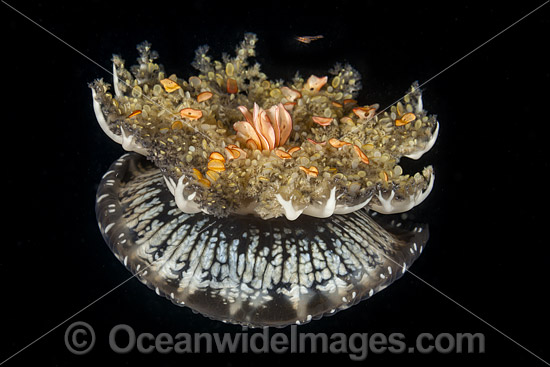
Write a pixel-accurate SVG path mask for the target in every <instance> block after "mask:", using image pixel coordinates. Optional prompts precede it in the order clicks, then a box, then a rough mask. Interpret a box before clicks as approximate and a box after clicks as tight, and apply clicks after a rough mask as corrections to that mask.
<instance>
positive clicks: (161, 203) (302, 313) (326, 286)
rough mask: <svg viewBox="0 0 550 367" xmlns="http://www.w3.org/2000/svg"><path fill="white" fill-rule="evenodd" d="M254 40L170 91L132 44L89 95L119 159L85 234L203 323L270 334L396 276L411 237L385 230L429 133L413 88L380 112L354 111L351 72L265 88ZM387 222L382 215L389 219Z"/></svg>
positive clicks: (426, 178) (356, 86) (414, 201)
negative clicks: (131, 53) (108, 78)
mask: <svg viewBox="0 0 550 367" xmlns="http://www.w3.org/2000/svg"><path fill="white" fill-rule="evenodd" d="M257 41H258V39H257V37H256V35H255V34H252V33H247V34H245V35H244V40H243V41H242V42H241V43H240V44H239V45H238V46H237V47H236V50H235V54H234V56H230V55H228V54H223V56H222V59H221V60H215V59H213V57H212V56H210V54H209V53H208V51H209V49H208V47H207V46H202V47H200V48H198V50H197V51H196V54H195V60H194V61H193V63H192V65H193V66H194V67H195V68H196V69H197V70H198V73H197V75H193V76H190V77H189V78H187V79H182V78H180V77H178V76H176V75H175V74H168V73H167V72H165V70H164V67H163V66H162V65H160V64H159V63H157V62H156V59H157V58H158V54H157V52H155V51H153V50H152V48H151V44H150V43H148V42H143V43H141V44H139V45H138V47H137V49H138V52H139V57H138V59H137V65H134V66H131V67H130V68H129V69H127V68H126V67H125V61H124V60H123V59H122V58H121V57H120V56H118V55H115V56H113V82H112V85H111V84H109V83H107V82H105V81H103V80H102V79H98V80H95V81H94V82H92V83H90V85H89V86H90V88H91V91H92V97H93V109H94V112H95V115H96V117H97V120H98V122H99V125H100V127H101V129H102V130H103V131H104V132H105V134H106V135H107V136H108V137H110V138H111V139H112V140H114V141H115V142H117V143H119V144H121V145H122V147H123V148H124V150H126V151H127V153H126V154H124V155H122V156H121V157H120V158H119V159H118V160H116V161H115V162H114V163H113V164H112V165H111V167H110V168H109V170H108V171H107V172H106V173H105V175H104V176H103V178H102V180H101V182H100V184H99V188H98V191H97V196H96V214H97V221H98V224H99V228H100V231H101V233H102V235H103V237H104V239H105V241H106V242H107V244H108V245H109V247H110V248H111V250H112V251H113V253H114V254H115V256H116V257H117V258H118V259H119V260H120V261H121V262H122V263H123V264H124V266H125V267H126V268H128V270H130V272H132V274H134V275H135V276H136V277H137V278H138V279H139V280H141V282H143V283H144V284H146V285H147V286H148V287H150V288H151V289H153V290H154V291H155V292H156V293H157V294H158V295H161V296H164V297H166V298H168V299H169V300H171V301H172V302H173V303H175V304H177V305H180V306H187V307H189V308H191V309H192V310H193V311H195V312H198V313H200V314H202V315H204V316H207V317H209V318H211V319H215V320H220V321H223V322H228V323H234V324H241V325H246V326H251V327H267V326H274V327H283V326H286V325H289V324H303V323H307V322H309V321H311V320H316V319H319V318H321V317H323V316H326V315H332V314H334V313H336V312H338V311H340V310H344V309H347V308H349V307H351V306H353V305H355V304H357V303H359V302H360V301H362V300H364V299H366V298H369V297H371V296H372V295H373V294H375V293H377V292H379V291H381V290H382V289H384V288H386V287H387V286H388V285H390V284H391V283H392V282H393V281H395V280H396V279H398V278H400V277H401V276H402V275H403V274H404V273H405V272H406V270H407V269H408V268H409V267H410V266H411V264H412V263H413V262H414V261H415V259H416V258H417V257H418V256H419V255H420V253H421V252H422V250H423V248H424V247H425V245H426V242H427V241H428V230H427V226H426V225H421V224H414V223H408V222H401V221H396V220H389V219H388V217H389V216H387V214H393V213H404V212H407V211H408V210H410V209H412V208H413V207H415V206H416V205H419V204H420V203H422V201H424V199H426V197H427V196H428V195H429V193H430V191H431V190H432V187H433V185H434V173H433V168H432V166H427V167H426V168H424V169H423V170H422V171H421V172H417V173H415V174H407V173H405V172H404V171H403V168H402V167H401V166H400V165H399V162H400V160H401V158H403V157H407V158H411V159H419V158H420V157H421V156H422V155H423V154H424V153H425V152H427V151H428V150H429V149H430V148H431V147H432V146H433V145H434V143H435V140H436V138H437V134H438V130H439V124H438V122H437V119H436V117H435V116H433V115H428V114H427V112H426V111H425V110H424V108H423V104H422V95H421V90H420V88H419V85H418V84H417V83H414V84H413V85H412V86H411V88H410V89H409V90H408V91H407V93H406V95H405V96H404V97H403V98H402V99H401V100H400V101H399V102H397V103H396V104H395V105H393V106H391V108H389V109H387V110H385V111H380V112H378V108H379V106H378V105H377V104H372V105H360V104H359V103H358V102H357V100H356V98H357V95H358V92H359V91H360V90H361V82H360V75H359V73H358V72H357V71H356V70H355V69H354V68H353V67H351V66H350V65H347V64H345V65H343V64H337V65H335V66H334V67H333V68H332V69H331V70H329V72H328V75H326V76H316V75H311V76H309V77H307V78H305V77H302V76H301V75H300V74H296V76H295V77H294V78H293V79H292V80H290V81H282V80H270V79H268V77H267V75H266V74H264V73H263V72H262V71H261V70H260V65H259V64H258V63H252V60H253V58H254V56H255V45H256V43H257ZM392 218H393V217H392Z"/></svg>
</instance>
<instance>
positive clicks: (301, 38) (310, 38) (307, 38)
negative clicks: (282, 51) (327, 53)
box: [295, 34, 324, 44]
mask: <svg viewBox="0 0 550 367" xmlns="http://www.w3.org/2000/svg"><path fill="white" fill-rule="evenodd" d="M322 38H324V36H323V35H322V34H319V35H317V36H298V37H296V38H295V40H296V41H298V42H302V43H306V44H309V43H311V42H313V41H317V40H320V39H322Z"/></svg>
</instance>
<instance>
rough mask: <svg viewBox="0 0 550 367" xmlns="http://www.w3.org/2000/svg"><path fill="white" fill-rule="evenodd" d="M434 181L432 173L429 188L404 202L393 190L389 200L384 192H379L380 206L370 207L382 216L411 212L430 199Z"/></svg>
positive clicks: (373, 205)
mask: <svg viewBox="0 0 550 367" xmlns="http://www.w3.org/2000/svg"><path fill="white" fill-rule="evenodd" d="M434 181H435V175H434V173H433V172H432V173H431V175H430V181H429V183H428V187H427V188H426V189H425V190H423V191H422V190H419V191H418V192H416V193H414V194H412V195H410V196H409V198H408V199H404V200H396V199H395V191H393V190H392V191H391V193H390V196H389V197H388V198H384V197H383V196H382V192H381V191H379V192H378V195H377V198H378V200H379V201H380V204H374V203H372V204H371V205H370V208H371V209H372V210H374V211H376V212H378V213H381V214H396V213H403V212H406V211H408V210H411V209H412V208H414V207H415V206H417V205H419V204H421V203H422V202H423V201H424V200H425V199H426V198H427V197H428V195H430V192H431V191H432V189H433V187H434Z"/></svg>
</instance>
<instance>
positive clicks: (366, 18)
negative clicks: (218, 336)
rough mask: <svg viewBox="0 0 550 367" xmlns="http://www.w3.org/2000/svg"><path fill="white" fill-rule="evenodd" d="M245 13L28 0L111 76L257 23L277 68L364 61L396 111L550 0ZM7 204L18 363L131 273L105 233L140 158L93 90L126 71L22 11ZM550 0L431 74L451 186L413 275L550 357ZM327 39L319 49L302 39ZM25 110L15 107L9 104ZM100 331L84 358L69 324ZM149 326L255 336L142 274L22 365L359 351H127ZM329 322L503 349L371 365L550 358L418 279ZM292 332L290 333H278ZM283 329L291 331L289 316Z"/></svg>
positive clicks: (8, 56) (262, 45)
mask: <svg viewBox="0 0 550 367" xmlns="http://www.w3.org/2000/svg"><path fill="white" fill-rule="evenodd" d="M339 4H340V5H336V4H331V5H328V6H327V5H323V6H321V5H319V4H317V5H309V6H305V5H300V4H293V3H288V4H285V5H283V6H272V7H269V6H266V5H257V6H255V7H251V6H245V5H243V4H240V3H230V2H225V3H223V4H220V5H217V4H216V3H213V2H200V3H198V4H194V3H183V2H181V3H180V5H178V6H174V5H170V4H158V5H157V4H156V3H151V5H150V8H143V7H142V6H138V5H137V4H136V3H131V4H127V5H126V6H122V5H112V4H106V3H105V4H103V3H95V2H92V3H86V4H72V5H56V4H49V3H38V4H32V5H31V4H22V5H16V4H12V5H13V6H15V7H16V8H17V9H18V10H20V11H21V12H23V13H24V14H26V15H27V16H28V17H30V18H31V19H33V20H34V21H36V22H38V23H40V24H41V25H42V26H44V27H46V28H47V29H48V30H49V31H51V32H53V33H54V34H55V35H57V36H58V37H60V38H62V39H63V40H64V41H65V42H67V43H68V44H70V45H72V46H73V47H75V48H76V49H78V50H79V51H81V52H82V53H83V54H85V55H86V56H87V57H89V58H90V59H91V60H93V61H95V62H97V63H98V64H100V65H102V66H103V67H105V68H107V70H109V71H110V70H111V63H110V58H111V56H112V54H113V53H119V54H121V55H122V56H123V58H125V59H126V60H127V64H128V65H129V64H132V63H133V61H134V59H135V57H136V56H137V55H136V52H135V45H136V44H137V43H139V42H141V41H143V40H148V41H150V42H151V43H152V44H153V48H154V49H156V50H157V51H158V52H159V53H160V57H161V58H160V62H161V63H163V64H164V65H165V67H166V69H167V70H169V71H172V72H175V73H177V74H178V75H190V73H191V72H193V70H192V68H191V66H190V63H191V61H192V59H193V53H194V50H195V49H196V47H197V46H200V45H202V44H209V45H210V46H211V50H212V54H213V55H215V56H220V55H221V52H230V53H231V52H233V50H234V48H235V45H236V44H237V43H238V42H240V40H241V38H242V35H243V33H244V32H254V33H256V34H257V35H258V37H259V40H260V42H259V44H258V48H257V53H258V57H257V61H258V62H260V63H261V64H262V70H263V71H264V72H266V73H267V74H268V76H269V77H270V78H271V79H277V78H290V77H292V76H293V75H294V73H295V72H296V71H297V70H300V71H301V73H302V74H303V75H309V74H312V73H313V74H317V75H324V74H323V73H325V72H326V70H328V69H329V68H331V67H332V66H333V65H334V63H336V62H349V63H350V64H352V65H353V66H354V67H355V68H357V69H358V70H359V71H360V72H361V74H362V76H363V79H362V83H363V86H364V89H363V92H362V94H361V95H360V102H361V103H362V104H371V103H380V105H381V106H383V107H385V106H387V105H388V104H390V103H392V102H394V101H395V100H396V99H398V98H399V97H401V96H402V94H403V92H405V91H406V90H407V88H408V87H409V85H410V84H411V83H412V82H413V81H415V80H418V81H419V82H420V83H423V82H424V81H427V80H429V79H430V78H432V77H433V76H435V75H437V74H438V73H439V72H440V71H442V70H443V69H445V68H446V67H447V66H449V65H451V64H453V63H454V62H455V61H457V60H459V59H460V58H461V57H463V56H464V55H466V54H468V53H469V52H471V51H472V50H474V49H475V48H476V47H477V46H479V45H481V44H483V43H484V42H486V41H487V40H489V39H490V38H491V37H493V36H494V35H495V34H497V33H498V32H500V31H501V30H503V29H505V28H506V27H508V26H510V25H511V24H512V23H514V22H515V21H517V20H518V19H519V18H521V17H522V16H523V15H525V14H527V13H528V12H530V11H531V10H533V9H534V8H536V6H537V5H539V4H540V3H537V2H534V3H531V2H521V4H518V5H516V6H514V7H513V8H511V7H510V8H507V7H502V6H501V5H499V4H498V3H495V4H492V5H490V6H489V5H483V6H479V5H476V4H475V3H474V2H472V3H469V4H466V5H464V4H458V5H457V4H455V5H453V7H448V5H445V4H443V3H442V4H441V5H439V6H437V7H433V6H428V5H422V4H416V3H414V4H411V3H409V4H408V5H402V4H397V3H395V2H389V3H388V4H386V5H376V4H364V3H363V2H361V5H358V4H354V3H351V2H342V3H339ZM2 7H3V11H2V22H1V24H2V33H3V35H4V37H3V49H4V51H3V52H2V57H3V62H2V65H3V66H2V71H3V78H2V80H3V83H2V87H3V89H4V91H5V92H4V93H5V94H4V97H3V99H2V101H3V103H2V106H3V112H4V114H3V118H2V127H3V135H2V137H3V142H4V144H3V147H2V150H3V151H4V157H5V159H4V161H5V164H6V165H7V167H6V170H5V173H4V175H3V193H4V201H3V202H4V212H5V218H6V220H4V225H3V229H4V232H5V233H6V234H7V236H4V239H3V241H2V243H1V244H0V246H1V248H2V255H1V256H0V276H1V279H2V280H3V289H2V291H3V296H2V303H1V304H2V306H1V309H2V319H1V320H2V325H3V327H2V332H1V335H2V339H1V343H2V344H1V346H0V361H3V360H5V359H6V358H8V357H10V356H11V355H13V354H14V353H16V352H17V351H19V350H20V349H21V348H23V347H25V346H26V345H28V344H29V343H31V342H32V341H34V340H35V339H36V338H38V337H40V336H41V335H43V334H44V333H46V332H47V331H49V330H51V329H52V328H53V327H55V326H56V325H58V324H59V323H61V322H62V321H63V320H65V319H67V318H68V317H70V316H71V315H73V314H74V313H75V312H77V311H79V310H81V309H82V308H83V307H84V306H86V305H88V304H89V303H90V302H92V301H94V300H96V299H97V298H98V297H100V296H102V295H104V294H105V293H106V292H108V291H109V290H111V289H113V288H114V287H115V286H117V285H119V284H120V283H121V282H123V281H124V280H126V279H128V277H129V273H128V272H127V271H126V270H125V269H124V267H123V266H122V265H121V264H120V263H119V262H118V260H116V259H115V257H114V256H112V254H111V252H110V250H109V249H108V247H107V246H106V245H105V244H104V242H103V239H102V238H101V235H100V233H99V231H98V229H97V225H96V221H95V214H94V196H95V190H96V188H97V184H98V183H99V180H100V179H101V176H102V175H103V173H104V172H105V170H106V169H107V168H108V167H109V165H110V164H111V162H112V161H113V160H115V159H116V158H118V157H119V156H120V155H121V154H122V150H121V148H120V147H119V146H117V145H116V144H115V143H113V142H111V141H109V140H108V138H107V137H105V136H104V135H103V133H102V132H101V130H100V129H99V127H98V126H97V122H96V121H95V117H94V115H93V111H92V106H91V95H90V91H89V89H88V88H87V83H88V82H91V81H92V80H94V79H95V78H105V79H106V80H108V81H109V80H110V79H111V76H110V75H109V74H108V73H107V72H106V71H105V70H102V69H101V68H100V67H98V66H97V65H95V64H94V63H92V62H91V61H90V60H88V59H87V58H85V57H83V56H82V55H80V54H79V53H77V52H75V51H74V50H72V49H71V48H69V47H68V46H67V45H65V44H63V43H62V42H60V41H59V40H57V39H55V38H54V37H52V36H51V35H49V34H48V33H47V32H45V31H44V30H42V29H40V28H39V27H37V26H36V25H34V24H32V23H31V22H30V21H28V20H27V19H25V18H24V17H22V16H21V15H19V14H17V13H16V12H15V11H13V10H11V9H10V8H8V7H7V6H5V5H4V4H2ZM549 9H550V8H548V6H546V7H543V8H542V9H540V10H539V11H537V12H535V13H534V14H533V15H531V16H529V17H527V18H526V19H525V20H523V21H521V22H520V23H518V24H517V25H516V26H514V27H512V28H510V29H509V30H508V31H506V32H504V33H503V34H502V35H500V36H498V37H496V38H495V39H494V40H492V41H491V42H489V43H487V44H486V45H485V46H483V47H482V48H480V49H479V50H477V51H475V52H474V53H473V54H471V55H470V56H468V57H466V58H465V59H463V60H462V61H460V62H459V63H457V64H456V65H454V66H453V67H451V68H450V69H448V70H447V71H445V72H444V73H442V74H441V75H439V76H437V77H436V78H434V79H433V80H431V81H430V82H429V83H428V84H426V85H425V87H424V90H425V92H424V106H425V108H426V109H427V110H428V111H430V112H431V113H436V114H437V115H438V118H439V121H440V124H441V130H440V136H439V140H438V142H437V144H436V145H435V147H434V148H433V149H432V151H430V152H429V153H428V154H426V155H425V156H424V157H423V158H422V160H421V161H420V162H414V163H411V164H410V166H411V170H412V169H413V168H416V169H418V168H420V167H422V166H423V165H427V164H433V165H434V168H435V172H436V183H435V187H434V190H433V192H432V194H431V195H430V197H429V198H428V199H427V200H426V201H425V202H424V203H423V204H422V205H421V206H420V207H418V208H417V209H416V210H415V214H417V215H418V216H419V217H420V218H422V220H425V221H427V222H428V223H429V224H430V232H431V238H430V241H429V243H428V246H427V248H426V250H425V251H424V253H423V255H422V256H421V257H420V259H419V260H418V261H417V262H416V263H415V264H414V266H413V267H412V269H411V271H412V272H413V273H414V274H415V275H417V276H418V277H420V278H421V279H423V280H424V281H426V282H427V283H429V284H431V285H432V286H433V287H435V288H437V289H438V290H440V291H441V292H443V293H444V294H446V295H447V296H449V297H451V298H452V299H454V300H456V301H457V302H458V303H460V304H461V305H463V306H464V307H465V308H467V309H468V310H470V311H471V312H473V313H474V314H475V315H477V316H479V317H480V318H482V319H483V320H485V321H486V322H488V323H489V324H491V325H493V326H494V327H496V328H497V329H499V330H500V331H502V332H503V333H505V334H506V335H508V336H509V337H511V338H512V339H514V340H515V341H516V342H518V343H519V344H521V345H523V346H524V347H525V348H527V349H529V350H531V351H532V352H533V353H535V354H537V355H538V356H540V357H541V358H543V359H545V360H547V361H548V360H549V359H550V355H549V354H548V335H547V332H546V330H547V328H548V326H550V325H549V324H550V323H549V317H548V311H547V310H548V309H550V304H549V303H548V300H547V298H546V297H545V296H546V293H547V289H548V285H547V280H548V271H547V270H548V268H549V267H550V257H549V256H548V255H549V250H548V240H547V236H546V228H547V227H548V224H547V218H548V215H547V211H546V208H547V207H548V205H549V204H550V200H549V198H548V189H547V185H548V183H547V178H546V175H547V172H548V169H549V163H548V158H547V152H546V150H547V146H548V144H547V141H548V136H549V133H550V127H549V126H550V124H549V123H548V108H547V105H548V97H549V93H548V84H549V83H550V71H549V69H548V61H547V59H546V58H545V57H543V56H542V55H541V50H542V48H543V43H544V37H543V33H544V32H545V30H547V29H548V26H549V24H548V23H549V22H548V19H549V18H550V17H549ZM318 34H322V35H324V38H323V39H322V40H319V41H316V42H313V43H311V44H309V45H303V44H301V43H298V42H296V41H295V40H294V37H295V36H303V35H318ZM6 112H7V114H6ZM77 320H81V321H85V322H87V323H89V324H90V325H92V326H93V327H94V329H95V332H96V337H97V341H96V345H95V348H94V349H93V350H92V351H91V352H90V353H89V354H87V355H85V356H75V355H73V354H71V353H69V352H68V351H67V349H66V347H65V344H64V341H63V337H64V333H65V330H66V328H67V326H68V325H70V323H71V322H73V321H77ZM123 323H124V324H128V325H130V326H132V327H133V328H134V329H135V331H136V333H142V332H150V333H153V334H154V335H157V334H159V333H162V332H165V333H169V334H171V335H176V334H177V333H179V332H187V333H195V332H210V333H212V332H218V333H224V332H231V333H235V332H240V331H241V328H240V327H237V326H232V325H225V324H222V323H220V322H216V321H210V320H209V319H206V318H204V317H202V316H200V315H195V314H193V313H192V312H191V310H189V309H187V308H178V307H175V306H173V305H172V304H171V303H170V302H169V301H167V300H165V299H162V298H160V297H158V296H157V295H155V294H154V293H153V292H151V291H150V290H149V289H147V288H146V287H144V286H143V285H142V284H140V283H139V282H138V281H136V280H135V279H134V280H132V281H129V282H127V283H125V284H124V285H122V286H121V287H119V288H117V289H116V290H114V291H113V292H112V293H110V294H108V295H107V296H105V297H104V298H102V299H101V300H99V301H98V302H97V303H95V304H93V305H91V306H90V307H89V308H87V309H85V310H84V311H82V312H81V313H80V314H78V315H77V316H75V317H74V319H71V320H70V321H68V322H67V323H66V324H63V325H61V326H59V328H57V329H56V330H54V331H52V332H51V333H50V334H48V335H46V336H45V337H44V338H43V339H41V340H39V341H37V342H36V343H35V344H34V345H32V346H30V347H29V348H28V349H27V350H24V351H22V352H21V353H20V354H19V355H17V356H15V357H13V359H11V360H10V361H8V362H6V364H5V365H6V366H10V365H23V364H25V363H29V362H30V361H32V360H34V359H37V360H39V361H41V362H42V363H43V364H45V365H62V366H65V365H75V364H86V363H90V364H91V363H94V364H97V363H105V362H106V361H109V362H108V363H109V364H114V363H117V364H118V363H122V364H127V365H129V364H130V363H131V364H134V363H139V364H145V363H146V364H153V363H154V364H157V365H168V364H180V365H182V364H187V363H197V362H199V363H205V362H206V361H208V362H210V361H211V362H215V363H220V364H221V365H253V364H254V365H256V364H257V363H266V362H267V361H271V362H276V363H289V362H291V361H292V362H297V363H311V364H312V365H313V363H317V362H321V361H322V362H329V363H338V364H340V363H347V362H348V361H350V359H349V357H348V356H347V355H346V354H330V353H329V354H321V353H317V354H309V353H303V354H292V353H290V352H288V353H283V354H270V355H269V356H267V355H263V354H258V355H257V354H253V353H246V354H242V353H235V354H212V355H198V354H186V355H178V354H175V353H170V354H168V355H163V354H160V353H156V352H155V353H152V354H151V355H143V354H140V353H138V352H137V351H136V350H134V351H133V352H131V353H130V354H128V355H118V354H116V353H115V352H113V351H112V350H111V349H110V348H109V345H108V334H109V331H110V330H111V329H112V328H113V326H115V325H118V324H123ZM299 331H300V332H304V333H305V332H314V333H321V332H324V333H328V334H329V335H330V334H334V333H345V334H346V335H351V334H352V333H369V334H374V333H382V334H384V335H386V336H388V335H389V334H391V333H401V334H404V335H405V337H406V340H407V342H408V343H409V342H410V343H414V339H415V338H416V336H417V335H419V334H420V333H432V334H434V335H436V334H438V333H450V334H453V335H454V334H456V333H468V332H469V333H483V334H484V336H485V344H486V348H485V349H486V351H485V353H483V354H479V353H476V354H465V353H461V354H460V353H455V352H452V353H449V354H441V353H436V352H434V353H431V354H427V355H426V354H420V353H415V354H408V353H402V354H392V353H389V352H385V353H382V354H376V353H373V352H371V353H370V354H369V355H368V357H367V359H366V360H365V361H363V362H359V363H363V364H364V363H373V364H374V363H385V364H386V365H394V364H398V363H399V364H403V363H410V362H421V363H424V364H425V365H441V364H442V363H445V364H453V363H457V364H461V365H464V364H465V363H468V364H471V365H481V364H484V365H485V364H487V363H494V362H499V361H509V362H515V363H518V362H523V363H526V364H528V365H544V364H543V363H542V362H541V361H540V360H538V359H537V358H536V357H534V356H532V355H531V354H529V352H527V351H525V350H524V349H522V348H521V347H520V346H518V345H516V344H514V342H512V341H510V340H509V339H507V338H506V337H505V336H503V335H501V334H500V333H499V332H497V331H495V330H494V329H492V328H491V327H489V326H488V325H487V324H485V323H484V322H482V321H480V320H479V319H477V318H476V317H474V316H472V314H470V313H468V312H467V311H465V310H464V309H462V308H461V307H459V306H457V305H456V304H455V303H453V302H451V301H449V299H447V298H445V297H444V296H442V295H441V294H440V293H438V292H437V291H435V290H434V289H432V288H430V287H429V286H427V285H426V284H424V283H423V282H422V281H420V280H419V279H418V278H416V277H415V276H413V275H411V274H408V275H406V276H405V277H403V278H402V279H400V280H399V281H397V282H396V283H395V284H393V285H392V286H391V287H390V288H388V289H387V290H385V291H383V292H381V293H380V294H378V295H376V296H375V297H373V298H372V299H370V300H367V301H366V302H363V303H361V304H359V305H358V306H355V307H353V308H351V309H349V310H346V311H344V312H340V313H338V314H337V315H335V316H333V317H329V318H324V319H321V320H319V321H316V322H312V323H310V324H308V325H305V326H303V327H301V328H300V329H299ZM271 332H272V333H275V332H276V331H271ZM282 332H284V333H287V334H288V333H290V330H289V329H288V328H287V329H283V330H282Z"/></svg>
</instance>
